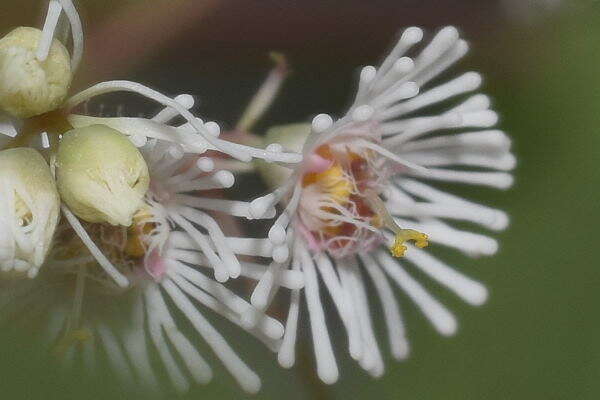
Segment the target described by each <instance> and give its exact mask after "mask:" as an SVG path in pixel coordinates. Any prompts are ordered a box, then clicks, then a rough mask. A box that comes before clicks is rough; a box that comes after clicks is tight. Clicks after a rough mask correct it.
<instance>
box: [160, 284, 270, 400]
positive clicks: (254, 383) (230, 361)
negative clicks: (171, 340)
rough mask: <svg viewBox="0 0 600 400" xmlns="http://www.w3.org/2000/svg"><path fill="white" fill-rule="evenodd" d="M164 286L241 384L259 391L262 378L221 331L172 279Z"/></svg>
mask: <svg viewBox="0 0 600 400" xmlns="http://www.w3.org/2000/svg"><path fill="white" fill-rule="evenodd" d="M163 287H164V288H165V290H166V291H167V292H168V293H169V295H170V296H171V298H172V299H173V302H174V303H175V304H176V305H177V307H178V308H179V309H180V310H181V312H183V314H185V316H186V317H187V318H188V319H189V321H190V322H191V323H192V325H193V326H194V328H195V329H196V331H198V333H199V334H200V335H201V336H202V337H203V338H204V340H205V341H206V342H207V343H208V344H209V346H210V347H211V348H212V349H213V351H214V352H215V354H216V356H217V357H218V358H219V359H220V360H221V362H222V363H223V364H224V365H225V367H226V368H227V370H228V371H229V372H230V373H231V374H232V375H233V377H234V378H235V379H236V381H237V382H238V383H239V384H240V386H241V387H242V388H243V389H244V390H246V391H247V392H249V393H256V392H258V391H259V390H260V385H261V384H260V378H259V377H258V376H257V375H256V374H255V373H254V372H253V371H252V370H251V369H250V368H248V366H247V365H246V364H245V363H244V362H243V361H242V360H241V359H240V358H239V357H238V356H237V354H235V353H234V352H233V350H232V349H231V347H229V345H228V344H227V342H226V341H225V339H223V337H222V336H221V335H220V334H219V332H218V331H217V330H216V329H215V328H213V326H212V325H211V324H210V323H209V322H208V320H206V319H205V318H204V317H203V316H202V315H201V314H200V313H199V312H198V311H197V310H196V308H195V307H194V305H193V304H192V303H191V302H190V301H189V300H188V299H187V298H186V296H185V295H184V294H183V293H182V292H181V290H180V289H179V288H177V286H175V285H174V284H173V283H172V282H170V281H165V282H164V283H163Z"/></svg>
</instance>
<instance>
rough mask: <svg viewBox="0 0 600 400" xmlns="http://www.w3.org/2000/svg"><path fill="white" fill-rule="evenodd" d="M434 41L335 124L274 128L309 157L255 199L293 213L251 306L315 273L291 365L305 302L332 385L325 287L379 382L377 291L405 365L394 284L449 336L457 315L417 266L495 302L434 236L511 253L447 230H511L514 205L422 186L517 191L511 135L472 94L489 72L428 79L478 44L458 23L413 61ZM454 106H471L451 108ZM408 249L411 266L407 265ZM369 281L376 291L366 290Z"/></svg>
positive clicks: (384, 75) (266, 207) (390, 68)
mask: <svg viewBox="0 0 600 400" xmlns="http://www.w3.org/2000/svg"><path fill="white" fill-rule="evenodd" d="M422 37H423V32H422V31H421V29H419V28H414V27H413V28H408V29H407V30H405V31H404V33H403V34H402V36H401V38H400V40H399V41H398V43H397V45H396V46H395V47H394V48H393V50H392V51H391V53H390V55H389V56H388V57H387V58H386V59H385V60H384V62H383V64H382V65H381V66H380V67H379V68H378V69H376V68H374V67H372V66H368V67H365V68H363V69H362V71H361V74H360V82H359V87H358V93H357V95H356V99H355V101H354V103H353V105H352V106H351V107H350V109H349V111H348V113H347V114H346V115H345V116H344V117H342V118H340V119H339V120H337V121H335V122H334V121H333V119H332V118H331V117H329V116H328V115H323V114H322V115H319V116H317V117H316V118H315V119H314V120H313V122H312V126H305V127H302V126H301V125H295V126H287V127H282V128H277V129H275V130H274V131H271V132H270V136H271V137H276V138H277V139H278V140H279V141H280V142H281V143H284V144H287V143H286V142H288V143H289V145H290V148H291V146H293V144H294V143H304V144H303V148H302V152H303V155H304V161H303V162H302V163H301V164H300V165H299V166H298V167H296V168H295V169H294V170H293V171H291V170H288V171H287V173H281V171H278V172H277V174H279V175H275V174H269V176H268V178H270V179H271V180H272V181H273V180H274V179H276V180H279V181H280V186H279V187H278V188H277V189H276V190H275V191H274V192H272V193H270V194H268V195H266V196H264V197H261V198H259V199H257V200H255V201H254V202H253V203H252V212H253V215H254V216H255V217H259V216H262V215H264V214H265V213H268V212H271V213H272V212H273V208H274V207H275V206H276V205H277V204H278V203H280V202H281V203H283V205H284V211H283V212H282V213H281V215H280V216H279V217H278V219H277V220H276V222H275V223H274V225H273V227H272V228H271V230H270V232H269V239H270V241H271V245H272V247H273V250H272V255H273V259H274V261H273V263H272V264H271V265H270V266H269V269H268V272H267V274H265V275H264V276H263V277H262V278H261V280H260V282H259V283H258V285H257V287H256V288H255V290H254V293H253V295H252V299H251V302H252V304H254V305H255V306H257V307H258V308H259V309H266V308H267V307H268V305H269V304H270V301H271V299H272V297H273V293H274V291H276V289H277V287H278V285H279V279H278V275H279V274H281V273H282V272H284V271H289V270H290V268H291V271H297V272H301V273H302V274H303V276H304V279H305V289H304V291H300V290H293V291H292V295H291V305H290V308H289V312H288V317H287V325H286V332H285V336H284V339H283V344H282V347H281V349H280V350H279V362H280V364H281V365H283V366H285V367H289V366H291V365H292V364H293V363H294V359H295V355H294V354H295V353H294V346H295V342H296V332H297V326H298V323H299V306H300V297H301V296H302V295H303V296H304V297H305V299H306V302H307V305H308V311H309V319H310V327H311V331H312V341H313V345H314V350H315V357H316V361H317V372H318V375H319V377H320V378H321V379H322V380H323V381H324V382H326V383H332V382H335V381H336V380H337V378H338V368H337V363H336V359H335V358H336V357H335V355H334V352H333V349H332V345H331V341H330V337H329V333H328V326H331V324H332V323H333V321H330V320H328V319H327V318H326V316H325V314H324V311H323V306H322V298H323V295H324V294H323V293H321V290H322V288H321V287H320V284H319V282H320V281H321V280H322V282H323V283H324V284H325V289H326V292H327V293H329V295H330V296H331V298H332V299H333V302H334V304H335V306H336V309H337V312H338V314H339V317H340V319H341V320H342V323H343V325H344V327H345V329H346V333H347V336H348V347H349V352H350V354H351V356H352V357H353V358H354V359H356V360H357V361H358V362H359V363H360V365H361V366H362V367H363V368H364V369H365V370H367V371H368V372H369V373H370V374H372V375H373V376H380V375H381V374H382V373H383V371H384V364H383V358H382V356H381V352H380V347H379V345H378V342H377V338H376V335H375V329H374V327H373V324H372V319H371V311H370V304H369V302H370V301H369V300H370V299H373V298H374V297H375V295H376V296H378V297H379V299H380V300H381V303H382V306H383V314H384V316H385V321H386V324H387V328H388V336H389V346H390V348H391V352H392V354H393V355H394V357H395V358H397V359H403V358H405V357H406V356H407V355H408V352H409V346H408V341H407V338H406V332H405V326H404V322H403V321H402V318H401V314H400V308H399V304H398V302H397V300H396V298H395V296H394V293H393V290H392V287H391V285H390V279H391V281H392V282H393V283H394V284H395V285H396V286H398V287H399V288H400V289H401V290H402V291H404V292H405V294H406V295H407V296H408V298H410V299H411V300H412V302H413V303H414V304H415V306H416V307H417V308H418V309H419V310H420V311H421V312H422V313H423V314H424V316H425V317H426V318H427V319H428V320H429V322H430V323H431V324H432V326H433V327H434V328H435V329H436V330H437V331H438V332H439V333H440V334H442V335H452V334H454V333H455V332H456V329H457V322H456V320H455V317H454V316H453V314H452V313H451V312H450V311H449V310H448V309H446V307H444V305H443V304H441V303H440V302H439V301H438V300H436V299H435V297H433V295H432V294H430V293H429V292H428V291H427V290H426V289H425V288H424V287H423V286H422V285H421V284H420V283H419V282H418V281H417V280H416V279H415V278H413V277H412V275H411V274H410V273H409V271H410V269H412V268H416V269H417V270H420V271H421V272H422V273H424V274H425V275H427V276H428V277H429V278H431V279H432V280H434V281H436V282H437V283H439V284H441V285H442V286H444V287H446V288H447V289H448V290H450V291H452V292H454V293H455V294H456V295H457V296H458V297H460V298H461V299H462V300H464V301H465V302H467V303H469V304H471V305H480V304H482V303H484V302H485V301H486V299H487V290H486V288H485V287H484V286H483V285H482V284H481V283H479V282H477V281H474V280H473V279H471V278H468V277H466V276H464V275H463V274H461V273H460V272H458V271H456V270H455V269H453V268H451V267H450V266H448V265H446V264H445V263H444V262H442V261H441V260H438V259H436V258H435V257H434V256H432V255H430V254H429V253H428V252H426V251H424V250H421V249H419V247H424V246H426V245H427V240H428V239H429V240H430V241H431V242H433V243H435V244H441V245H444V246H448V247H451V248H455V249H457V250H459V251H462V252H463V253H465V254H466V255H469V256H480V255H492V254H494V253H495V252H496V251H497V249H498V245H497V242H496V241H495V240H494V239H492V238H490V237H488V236H484V235H481V234H478V233H472V232H469V231H465V230H462V229H459V228H455V227H453V226H451V225H450V224H449V223H448V222H451V221H453V220H461V221H468V222H471V223H474V224H478V225H481V226H483V227H485V228H488V229H491V230H502V229H504V228H505V227H506V226H507V224H508V217H507V216H506V214H505V213H504V212H502V211H499V210H495V209H492V208H489V207H486V206H483V205H479V204H475V203H473V202H471V201H469V200H465V199H462V198H459V197H458V196H456V195H453V194H449V193H446V192H444V191H442V190H440V189H436V188H435V187H434V186H431V185H430V184H428V183H423V182H422V181H423V180H427V181H439V182H457V183H465V184H473V185H484V186H490V187H494V188H499V189H506V188H508V187H509V186H510V185H511V184H512V177H511V175H509V174H508V173H506V172H503V171H506V170H510V169H512V168H513V167H514V165H515V159H514V157H513V156H512V154H511V153H510V140H509V139H508V138H507V136H506V135H505V134H504V133H503V132H501V131H498V130H494V129H490V128H491V127H492V126H493V125H494V124H495V123H496V122H497V119H498V118H497V115H496V113H495V112H494V111H492V110H490V109H489V107H490V99H489V98H488V97H487V96H485V95H482V94H474V95H469V96H466V95H467V94H468V93H469V92H472V91H475V90H477V89H478V88H479V86H480V84H481V77H480V75H479V74H477V73H475V72H467V73H465V74H463V75H460V76H458V77H456V78H453V79H451V80H449V81H447V82H445V83H443V84H440V85H438V86H431V85H429V83H430V82H431V81H432V80H433V79H434V78H436V77H437V76H438V75H440V74H441V73H443V72H444V71H446V70H447V69H448V68H449V67H450V66H451V65H452V64H454V63H455V62H456V61H457V60H459V59H460V58H461V57H462V56H464V55H465V53H466V52H467V50H468V46H467V44H466V42H465V41H464V40H462V39H460V38H459V34H458V32H457V30H456V29H455V28H454V27H446V28H444V29H442V30H441V31H440V32H439V33H438V34H437V35H436V36H435V37H434V38H433V39H432V41H431V42H430V43H429V44H428V45H426V46H425V47H424V48H423V50H422V51H421V52H420V53H418V54H416V56H414V58H410V57H409V56H407V55H406V54H409V52H410V51H411V49H412V48H413V46H414V45H415V44H417V43H418V42H420V41H421V40H422ZM455 98H460V100H459V101H458V102H457V103H455V104H454V105H451V106H448V104H449V103H450V102H451V101H453V100H455ZM442 107H443V108H444V110H443V111H441V112H440V111H438V110H439V109H441V108H442ZM448 107H449V108H448ZM299 135H300V137H303V138H306V139H305V141H304V140H299V138H298V136H299ZM286 138H289V139H291V140H289V141H288V140H287V139H286ZM271 148H272V149H273V146H272V147H271ZM453 167H455V169H454V168H453ZM272 169H273V167H272V168H271V170H272ZM497 171H500V172H497ZM421 232H422V233H421ZM408 241H414V242H415V244H416V246H413V245H410V244H408ZM386 247H387V248H386ZM407 248H408V249H407ZM289 250H291V255H290V254H289ZM405 250H406V254H405V258H406V261H407V262H404V261H398V260H397V259H395V258H394V257H399V256H402V255H404V253H405ZM390 253H391V254H390ZM409 263H410V264H411V266H410V267H409V265H408V264H409ZM367 276H368V277H369V278H370V279H371V280H372V282H373V285H374V290H375V292H376V293H367V291H366V285H365V279H366V277H367ZM319 277H320V279H319Z"/></svg>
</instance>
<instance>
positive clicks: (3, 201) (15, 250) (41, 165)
mask: <svg viewBox="0 0 600 400" xmlns="http://www.w3.org/2000/svg"><path fill="white" fill-rule="evenodd" d="M59 210H60V199H59V196H58V191H57V190H56V185H55V183H54V178H53V177H52V173H51V172H50V167H49V166H48V164H47V163H46V160H44V158H43V157H42V156H41V154H40V153H38V152H37V151H36V150H34V149H30V148H16V149H10V150H3V151H0V270H1V271H3V272H4V273H5V275H6V273H11V274H14V273H15V272H16V273H17V274H27V275H28V276H29V277H34V276H35V275H36V274H37V272H38V270H39V268H40V267H41V266H42V264H43V262H44V260H45V258H46V255H47V253H48V250H49V249H50V245H51V243H52V237H53V236H54V231H55V230H56V225H57V223H58V218H59V212H60V211H59Z"/></svg>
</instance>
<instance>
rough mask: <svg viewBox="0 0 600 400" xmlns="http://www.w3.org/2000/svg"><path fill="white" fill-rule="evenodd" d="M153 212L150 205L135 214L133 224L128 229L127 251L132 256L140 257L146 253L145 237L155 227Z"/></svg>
mask: <svg viewBox="0 0 600 400" xmlns="http://www.w3.org/2000/svg"><path fill="white" fill-rule="evenodd" d="M151 220H152V213H151V212H150V209H149V207H143V208H142V209H140V210H139V211H138V212H137V213H136V214H135V215H134V216H133V224H131V226H130V227H129V228H128V229H127V243H126V245H125V253H127V254H128V255H129V256H131V257H136V258H140V257H143V256H144V255H145V254H146V245H145V243H144V238H145V236H146V235H148V234H150V233H151V232H152V230H153V229H154V224H153V223H152V222H150V221H151Z"/></svg>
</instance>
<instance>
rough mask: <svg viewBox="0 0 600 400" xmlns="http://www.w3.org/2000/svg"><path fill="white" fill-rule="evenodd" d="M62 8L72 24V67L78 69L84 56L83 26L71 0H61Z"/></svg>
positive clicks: (74, 69)
mask: <svg viewBox="0 0 600 400" xmlns="http://www.w3.org/2000/svg"><path fill="white" fill-rule="evenodd" d="M59 1H60V4H61V5H62V8H63V10H64V12H65V14H66V15H67V18H68V19H69V23H70V24H71V34H72V37H73V55H72V56H71V69H72V70H73V72H75V71H76V70H77V68H78V67H79V64H80V62H81V57H82V56H83V28H82V27H81V19H80V18H79V13H78V12H77V9H76V8H75V6H74V5H73V2H72V1H71V0H59Z"/></svg>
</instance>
